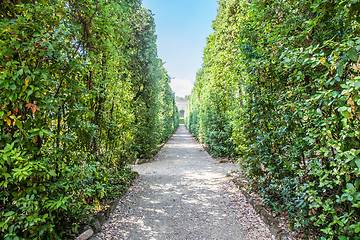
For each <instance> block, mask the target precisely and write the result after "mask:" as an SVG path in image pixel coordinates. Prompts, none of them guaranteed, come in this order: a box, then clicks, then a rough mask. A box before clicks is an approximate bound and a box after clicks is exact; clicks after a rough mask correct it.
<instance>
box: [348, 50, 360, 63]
mask: <svg viewBox="0 0 360 240" xmlns="http://www.w3.org/2000/svg"><path fill="white" fill-rule="evenodd" d="M347 56H348V57H349V58H350V59H351V60H352V61H354V62H356V61H357V60H358V59H359V57H358V55H357V53H356V50H355V49H354V48H350V49H349V50H348V51H347Z"/></svg>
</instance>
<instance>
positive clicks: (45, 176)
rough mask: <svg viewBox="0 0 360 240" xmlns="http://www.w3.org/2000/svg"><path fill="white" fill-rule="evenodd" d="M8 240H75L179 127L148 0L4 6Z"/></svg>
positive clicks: (3, 195)
mask: <svg viewBox="0 0 360 240" xmlns="http://www.w3.org/2000/svg"><path fill="white" fill-rule="evenodd" d="M0 16H1V18H0V29H1V31H0V120H1V121H0V126H1V131H0V152H1V154H0V190H1V191H0V201H1V204H0V238H1V239H66V238H71V237H73V236H74V234H75V233H76V232H77V229H78V223H79V222H81V221H86V219H84V218H85V216H87V214H89V213H93V212H96V211H98V210H99V209H100V208H101V205H102V203H103V202H104V200H105V199H111V198H115V197H117V196H118V195H119V194H120V193H121V192H122V191H124V189H125V188H126V187H127V186H128V185H129V183H130V182H131V180H132V178H133V174H132V173H131V171H130V170H129V169H127V168H126V165H127V164H128V163H130V162H132V161H134V160H135V159H136V158H138V157H143V156H145V155H146V156H148V155H150V154H151V153H152V152H153V151H155V150H156V149H157V147H158V145H159V144H160V143H162V142H164V141H165V140H166V139H167V138H168V137H170V135H171V134H172V133H173V132H174V130H175V129H176V128H177V126H178V123H179V116H178V112H177V108H176V105H175V100H174V95H173V93H172V91H171V89H170V86H169V77H168V75H167V73H166V71H165V70H164V68H163V66H162V62H161V60H159V59H158V58H157V54H156V45H155V39H156V36H155V24H154V21H153V18H152V16H151V12H150V11H149V10H147V9H144V8H142V6H141V1H137V0H131V1H130V0H128V1H106V0H80V1H73V0H69V1H62V0H50V1H45V0H40V1H29V0H22V1H13V0H6V1H3V3H2V5H1V7H0Z"/></svg>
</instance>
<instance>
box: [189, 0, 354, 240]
mask: <svg viewBox="0 0 360 240" xmlns="http://www.w3.org/2000/svg"><path fill="white" fill-rule="evenodd" d="M359 11H360V2H359V1H357V0H331V1H330V0H329V1H320V0H314V1H277V0H271V1H270V0H265V1H263V0H261V1H260V0H230V1H225V0H219V10H218V15H217V18H216V19H215V21H214V25H213V27H214V33H213V34H211V35H210V36H209V38H208V41H207V46H206V49H205V51H204V63H203V68H202V69H201V70H200V71H199V72H198V75H197V80H196V83H195V88H194V89H193V91H192V93H191V96H190V102H189V105H188V111H187V116H186V125H187V127H188V128H189V130H190V131H191V132H192V133H193V134H195V135H196V136H197V137H198V138H199V140H200V141H202V142H204V143H205V144H207V145H208V147H209V149H210V151H211V153H212V154H214V155H217V156H237V157H238V159H239V164H240V165H241V166H242V168H243V170H244V173H245V174H246V176H247V177H248V178H249V179H250V180H251V181H252V184H253V187H254V188H257V189H258V191H259V192H261V193H262V194H263V197H264V199H265V202H266V204H267V205H268V206H271V207H272V208H273V210H274V211H275V212H276V213H280V212H281V213H283V214H284V213H285V214H287V215H288V216H289V219H290V221H291V223H292V226H293V227H294V228H296V229H301V230H302V232H303V233H304V235H302V236H299V239H301V238H304V239H309V238H310V236H311V235H316V236H318V237H319V239H360V238H359V233H360V210H359V208H360V204H359V203H360V178H359V174H360V157H359V153H360V133H359V127H360V125H359V121H360V112H359V109H360V101H359V99H360V98H359V96H360V95H359V87H360V74H359V73H360V72H359V71H360V59H359V51H360V37H359V36H360V35H359V34H360V24H359V22H360V19H359Z"/></svg>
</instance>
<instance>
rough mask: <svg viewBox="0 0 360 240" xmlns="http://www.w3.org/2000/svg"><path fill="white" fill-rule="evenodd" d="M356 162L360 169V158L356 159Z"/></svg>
mask: <svg viewBox="0 0 360 240" xmlns="http://www.w3.org/2000/svg"><path fill="white" fill-rule="evenodd" d="M355 164H356V166H357V167H358V169H360V159H358V160H356V161H355Z"/></svg>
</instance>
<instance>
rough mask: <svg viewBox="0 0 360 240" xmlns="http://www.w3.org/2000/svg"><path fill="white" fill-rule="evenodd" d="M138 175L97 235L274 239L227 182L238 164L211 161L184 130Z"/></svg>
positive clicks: (139, 167) (136, 238) (104, 239)
mask: <svg viewBox="0 0 360 240" xmlns="http://www.w3.org/2000/svg"><path fill="white" fill-rule="evenodd" d="M133 169H134V170H135V171H137V172H139V174H140V176H139V178H138V179H137V180H136V181H135V183H134V185H133V186H132V187H131V188H130V190H129V192H128V193H127V194H126V195H125V197H124V198H123V199H122V200H121V201H120V203H119V205H118V206H117V209H116V210H115V212H114V213H113V214H112V216H111V217H110V219H109V221H108V222H107V223H105V224H104V225H103V228H102V232H101V233H99V234H98V235H97V237H98V238H100V239H102V240H107V239H134V240H140V239H174V240H178V239H189V240H192V239H249V240H254V239H258V240H265V239H269V240H270V239H274V238H273V237H272V235H271V234H270V232H269V230H268V228H267V227H266V226H265V224H264V223H263V222H262V220H261V219H260V217H259V216H257V214H256V213H255V211H254V210H253V208H252V207H251V205H250V204H248V203H247V201H246V199H245V197H244V196H243V195H242V194H241V193H240V192H239V191H238V190H237V189H236V187H235V186H234V185H233V184H232V183H231V182H230V181H229V180H228V179H227V177H226V173H228V172H229V171H231V170H235V169H237V167H236V166H235V165H234V164H231V163H221V164H219V163H218V162H217V161H216V160H214V159H213V158H211V157H210V156H209V155H208V154H207V153H206V152H205V151H203V149H202V147H201V146H200V145H199V144H198V143H197V142H196V141H195V140H194V139H193V138H192V137H191V136H190V134H189V133H188V131H187V130H186V128H185V127H184V125H180V127H179V129H178V130H177V132H176V133H175V134H174V135H173V136H172V137H171V139H170V140H169V141H168V143H167V144H166V145H165V146H164V147H163V148H162V150H161V151H160V152H159V154H158V155H157V157H156V159H155V161H153V162H151V163H146V164H142V165H136V166H134V167H133Z"/></svg>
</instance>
